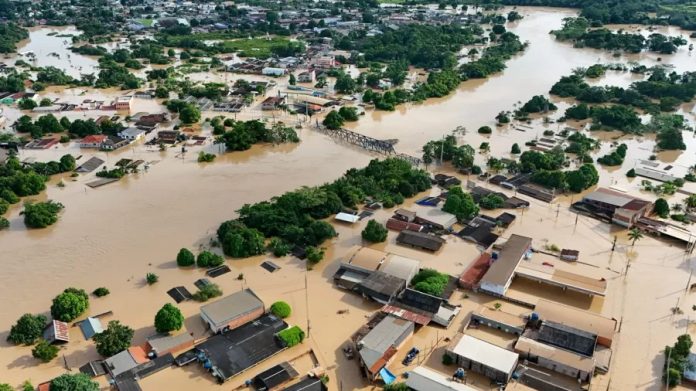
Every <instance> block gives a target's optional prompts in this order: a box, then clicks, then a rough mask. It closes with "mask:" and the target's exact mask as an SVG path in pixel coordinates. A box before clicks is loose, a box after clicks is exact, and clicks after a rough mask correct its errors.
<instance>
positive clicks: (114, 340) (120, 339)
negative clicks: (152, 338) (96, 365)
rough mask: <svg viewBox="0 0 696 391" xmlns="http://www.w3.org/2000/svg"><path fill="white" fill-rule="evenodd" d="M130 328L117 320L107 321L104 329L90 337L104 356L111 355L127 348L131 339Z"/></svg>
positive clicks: (131, 330)
mask: <svg viewBox="0 0 696 391" xmlns="http://www.w3.org/2000/svg"><path fill="white" fill-rule="evenodd" d="M133 334H134V331H133V329H132V328H130V327H128V326H125V325H122V324H121V322H119V321H118V320H112V321H110V322H109V326H108V327H107V328H106V330H104V331H102V332H101V333H99V334H95V335H94V336H93V337H92V339H93V340H94V343H95V344H96V346H97V352H99V354H101V355H102V356H104V357H111V356H113V355H114V354H117V353H120V352H122V351H124V350H126V349H128V348H129V347H130V345H131V340H132V339H133Z"/></svg>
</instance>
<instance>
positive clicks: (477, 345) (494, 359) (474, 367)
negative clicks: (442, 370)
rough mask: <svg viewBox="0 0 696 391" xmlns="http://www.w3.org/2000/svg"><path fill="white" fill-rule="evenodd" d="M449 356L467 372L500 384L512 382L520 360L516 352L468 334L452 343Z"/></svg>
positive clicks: (448, 350) (448, 348) (448, 351)
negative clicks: (511, 379)
mask: <svg viewBox="0 0 696 391" xmlns="http://www.w3.org/2000/svg"><path fill="white" fill-rule="evenodd" d="M447 354H448V355H450V356H451V357H452V358H454V362H455V364H456V365H458V366H459V367H461V368H463V369H464V370H465V371H472V372H475V373H478V374H480V375H483V376H486V377H488V378H489V379H491V380H492V381H494V382H496V383H498V384H505V383H507V382H508V381H509V380H510V378H511V377H512V373H513V372H514V371H515V368H516V367H517V362H518V359H519V356H518V354H517V353H515V352H511V351H509V350H507V349H503V348H501V347H499V346H496V345H493V344H491V343H489V342H485V341H482V340H480V339H478V338H474V337H472V336H471V335H466V334H460V335H459V336H458V337H456V338H455V339H454V340H453V341H452V343H451V344H450V346H449V347H447Z"/></svg>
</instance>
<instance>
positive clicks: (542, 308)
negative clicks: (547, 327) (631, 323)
mask: <svg viewBox="0 0 696 391" xmlns="http://www.w3.org/2000/svg"><path fill="white" fill-rule="evenodd" d="M534 312H536V313H537V314H538V315H539V317H540V318H541V319H542V320H552V321H554V322H556V323H560V324H565V325H569V326H573V327H575V328H578V329H580V330H585V331H589V332H591V333H594V334H597V335H598V336H599V337H602V338H607V339H609V340H612V339H613V338H614V333H615V329H616V320H614V319H609V318H605V317H604V316H602V315H599V314H596V313H594V312H590V311H583V310H580V309H577V308H574V307H570V306H567V305H563V304H558V303H554V302H552V301H548V300H544V299H540V300H539V301H538V303H537V305H536V306H535V307H534Z"/></svg>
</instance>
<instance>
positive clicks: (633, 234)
mask: <svg viewBox="0 0 696 391" xmlns="http://www.w3.org/2000/svg"><path fill="white" fill-rule="evenodd" d="M628 238H629V239H631V247H633V246H635V245H636V241H637V240H640V239H642V238H643V233H642V232H640V230H639V229H638V228H631V230H630V231H628Z"/></svg>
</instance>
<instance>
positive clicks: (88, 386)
mask: <svg viewBox="0 0 696 391" xmlns="http://www.w3.org/2000/svg"><path fill="white" fill-rule="evenodd" d="M51 391H99V383H97V382H95V381H92V379H90V377H89V376H87V375H85V374H84V373H78V374H74V375H73V374H64V375H60V376H58V377H56V378H55V379H53V380H51Z"/></svg>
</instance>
